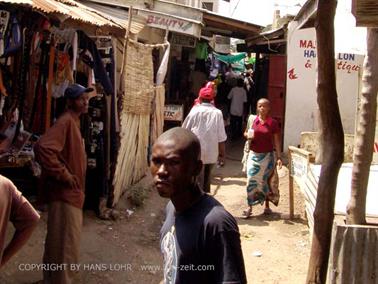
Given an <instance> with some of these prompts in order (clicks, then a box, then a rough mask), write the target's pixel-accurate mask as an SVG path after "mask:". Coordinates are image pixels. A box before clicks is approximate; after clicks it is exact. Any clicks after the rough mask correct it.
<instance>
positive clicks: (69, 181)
mask: <svg viewBox="0 0 378 284" xmlns="http://www.w3.org/2000/svg"><path fill="white" fill-rule="evenodd" d="M67 184H68V185H69V187H71V188H73V189H79V188H80V185H79V182H78V180H77V178H76V177H75V176H74V175H69V176H68V179H67Z"/></svg>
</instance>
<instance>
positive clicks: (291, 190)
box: [289, 149, 294, 220]
mask: <svg viewBox="0 0 378 284" xmlns="http://www.w3.org/2000/svg"><path fill="white" fill-rule="evenodd" d="M289 211H290V214H289V218H290V220H293V219H294V177H293V173H292V169H291V152H290V149H289Z"/></svg>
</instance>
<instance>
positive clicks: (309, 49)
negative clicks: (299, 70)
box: [298, 39, 361, 74]
mask: <svg viewBox="0 0 378 284" xmlns="http://www.w3.org/2000/svg"><path fill="white" fill-rule="evenodd" d="M298 46H299V48H300V49H301V50H303V58H304V59H305V63H304V67H305V68H306V69H312V68H314V66H315V62H314V61H313V60H312V59H315V58H316V56H317V54H316V43H315V41H313V40H305V39H300V40H299V41H298ZM335 64H336V69H337V70H340V71H343V72H346V73H347V74H351V73H353V72H358V71H360V69H361V66H360V64H357V63H356V55H355V54H350V53H338V54H337V57H336V63H335Z"/></svg>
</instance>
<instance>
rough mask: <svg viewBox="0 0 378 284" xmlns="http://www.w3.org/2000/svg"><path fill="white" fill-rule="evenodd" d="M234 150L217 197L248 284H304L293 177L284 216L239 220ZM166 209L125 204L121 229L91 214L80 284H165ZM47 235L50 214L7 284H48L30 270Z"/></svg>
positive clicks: (304, 232) (303, 244)
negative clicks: (162, 235) (234, 226)
mask: <svg viewBox="0 0 378 284" xmlns="http://www.w3.org/2000/svg"><path fill="white" fill-rule="evenodd" d="M227 149H228V150H227V153H228V154H227V158H228V159H227V161H226V166H225V167H224V168H220V169H216V170H215V178H214V182H213V185H212V193H211V194H213V195H214V196H215V198H217V199H218V200H219V201H221V202H222V203H223V204H224V206H225V207H226V208H227V209H228V210H229V211H230V212H231V213H232V214H233V215H234V216H235V217H236V218H237V220H238V223H239V228H240V233H241V237H242V248H243V254H244V260H245V266H246V271H247V278H248V282H249V283H290V284H292V283H304V281H305V275H306V271H307V263H308V256H309V236H308V228H307V226H306V224H305V221H304V219H303V216H300V217H301V218H297V219H295V220H293V221H290V220H288V218H287V215H288V212H289V209H288V172H287V169H283V170H282V171H280V173H279V174H280V176H281V179H280V190H281V200H280V205H279V206H278V207H277V208H275V207H272V209H273V211H274V214H272V215H270V216H265V215H263V214H262V207H260V206H257V207H255V208H254V217H252V218H251V219H248V220H245V219H242V218H240V217H239V216H240V213H241V211H242V209H243V208H244V206H245V188H244V187H245V182H246V180H245V177H244V175H242V174H241V171H240V169H241V164H240V158H241V157H240V156H241V152H240V149H242V145H240V143H236V144H229V145H228V148H227ZM295 195H296V198H295V200H296V203H295V210H296V212H295V213H296V214H300V213H303V212H304V210H303V204H302V203H301V198H300V193H299V192H298V191H296V193H295ZM166 202H167V201H166V200H164V199H162V198H160V197H159V196H158V195H157V194H156V192H154V191H152V190H150V191H149V198H148V199H147V200H146V202H145V204H144V206H142V207H140V208H137V209H135V208H132V206H131V205H130V204H129V203H128V201H127V200H125V199H123V200H122V201H121V202H120V204H119V209H120V212H121V216H120V219H119V220H117V221H104V220H99V219H98V218H97V217H96V216H94V214H93V213H92V212H85V217H84V225H83V234H82V247H81V264H80V269H79V274H80V276H81V278H82V281H81V283H97V284H108V283H109V284H110V283H116V284H118V283H135V284H141V283H143V284H148V283H151V284H155V283H159V282H160V280H161V279H162V271H161V264H162V257H161V254H160V250H159V229H160V227H161V224H162V221H163V218H164V216H163V214H164V207H165V204H166ZM128 210H131V211H128ZM130 213H131V215H130ZM45 233H46V214H45V213H44V214H43V215H42V220H41V222H40V224H39V226H38V229H37V230H36V232H35V233H34V234H33V236H32V239H31V241H30V242H28V244H27V245H26V246H25V247H24V248H23V249H22V250H21V252H19V253H18V254H17V255H16V256H15V257H14V258H13V259H12V261H11V263H9V264H8V265H6V266H5V267H4V268H3V269H2V270H1V271H0V283H2V284H8V283H9V284H13V283H16V284H17V283H35V282H36V281H38V280H41V279H42V272H41V271H40V270H38V269H37V268H34V269H30V268H31V267H30V265H31V264H39V263H40V262H41V259H42V254H43V242H44V237H45ZM254 253H260V254H261V256H260V257H256V256H254ZM27 265H29V266H27ZM25 268H29V269H25ZM77 283H80V282H77ZM75 284H76V283H75Z"/></svg>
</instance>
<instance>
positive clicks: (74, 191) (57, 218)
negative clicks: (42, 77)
mask: <svg viewBox="0 0 378 284" xmlns="http://www.w3.org/2000/svg"><path fill="white" fill-rule="evenodd" d="M92 91H93V89H92V88H85V87H83V86H81V85H79V84H73V85H70V86H68V88H67V89H66V90H65V93H64V97H65V98H66V100H67V109H66V111H65V112H64V113H63V114H62V115H61V116H60V117H59V118H58V120H57V121H56V122H55V124H54V125H53V126H52V127H51V128H49V129H48V130H47V131H46V133H45V134H44V135H43V136H42V137H41V138H40V139H39V141H38V142H37V144H36V146H35V149H34V150H35V154H36V158H37V160H38V162H39V163H40V164H41V166H42V173H43V175H44V177H45V179H44V189H45V191H46V194H47V199H48V221H47V235H46V241H45V251H44V256H43V263H44V264H46V265H48V264H65V265H64V266H63V268H62V269H59V270H56V271H54V270H44V275H43V278H44V283H48V284H50V283H51V284H60V283H64V284H65V283H75V280H74V279H75V273H74V270H71V264H77V263H78V262H79V245H80V236H81V227H82V221H83V216H82V214H83V212H82V208H83V204H84V190H85V173H86V166H87V160H86V153H85V147H84V140H83V138H82V136H81V133H80V116H81V115H82V114H85V113H87V112H88V100H89V93H90V92H92ZM72 267H73V266H72Z"/></svg>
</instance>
